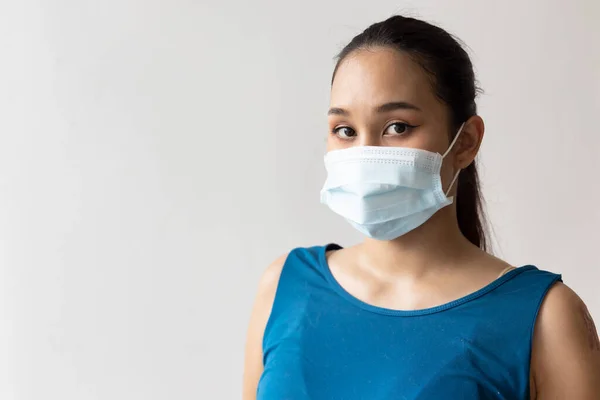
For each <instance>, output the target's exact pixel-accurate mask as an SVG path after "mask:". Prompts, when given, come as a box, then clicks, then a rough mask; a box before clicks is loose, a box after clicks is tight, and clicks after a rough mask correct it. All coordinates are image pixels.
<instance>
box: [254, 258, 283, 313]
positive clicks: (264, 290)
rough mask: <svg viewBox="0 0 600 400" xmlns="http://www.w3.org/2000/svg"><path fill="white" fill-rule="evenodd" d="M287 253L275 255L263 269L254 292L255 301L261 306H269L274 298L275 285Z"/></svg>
mask: <svg viewBox="0 0 600 400" xmlns="http://www.w3.org/2000/svg"><path fill="white" fill-rule="evenodd" d="M288 256H289V253H286V254H283V255H281V256H279V257H277V258H276V259H275V260H274V261H273V262H272V263H271V264H269V266H268V267H267V268H266V269H265V270H264V271H263V273H262V275H261V277H260V280H259V282H258V290H257V294H256V301H257V303H262V305H263V306H268V307H269V308H270V306H271V305H272V303H273V299H274V298H275V292H276V291H277V285H278V283H279V277H280V276H281V271H282V270H283V266H284V265H285V261H286V260H287V258H288Z"/></svg>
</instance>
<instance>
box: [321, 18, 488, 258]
mask: <svg viewBox="0 0 600 400" xmlns="http://www.w3.org/2000/svg"><path fill="white" fill-rule="evenodd" d="M379 46H381V47H391V48H394V49H396V50H399V51H403V52H405V53H407V54H408V55H410V56H411V58H412V59H413V60H414V61H415V62H417V63H418V64H419V65H420V66H421V67H422V68H423V69H424V70H425V72H426V73H427V74H428V75H429V77H430V79H431V83H432V88H433V91H434V92H435V94H436V96H437V97H438V98H439V99H440V100H441V101H443V102H444V103H445V104H446V105H447V106H448V108H449V111H450V124H451V126H450V127H449V128H450V132H451V133H450V135H451V137H450V139H453V136H454V135H455V134H456V132H457V130H458V128H459V127H460V125H461V124H462V123H463V122H464V121H466V120H467V119H469V118H470V117H472V116H473V115H476V114H477V106H476V104H475V97H476V96H477V94H478V91H479V90H478V88H477V85H476V83H475V74H474V72H473V65H472V64H471V60H470V59H469V55H468V54H467V52H466V51H465V50H464V49H463V48H462V46H461V45H460V44H459V42H458V40H457V39H455V38H454V37H452V36H451V35H450V34H449V33H448V32H446V31H445V30H443V29H441V28H439V27H437V26H434V25H431V24H429V23H427V22H425V21H421V20H418V19H414V18H407V17H403V16H399V15H395V16H393V17H390V18H388V19H386V20H385V21H382V22H378V23H375V24H373V25H371V26H369V27H368V28H367V29H366V30H365V31H364V32H362V33H361V34H359V35H358V36H355V37H354V38H353V39H352V41H350V43H348V45H347V46H346V47H344V48H343V50H342V51H341V52H340V53H339V54H338V55H337V63H336V66H335V69H334V71H333V77H332V84H333V78H335V74H336V72H337V69H338V67H339V65H340V63H341V62H342V61H343V60H344V59H345V58H346V57H347V56H348V55H349V54H350V53H351V52H353V51H355V50H359V49H365V48H372V47H379ZM456 211H457V218H458V226H459V228H460V231H461V232H462V234H463V235H464V236H465V237H466V238H467V239H468V240H469V241H470V242H471V243H473V244H474V245H476V246H478V247H479V248H481V249H483V250H487V249H488V247H489V243H488V238H487V231H486V228H487V223H486V220H485V215H484V210H483V198H482V196H481V189H480V184H479V176H478V174H477V166H476V162H475V161H473V162H472V163H471V164H470V165H469V166H468V167H467V168H465V169H464V170H463V171H462V172H461V173H460V175H459V178H458V188H457V194H456Z"/></svg>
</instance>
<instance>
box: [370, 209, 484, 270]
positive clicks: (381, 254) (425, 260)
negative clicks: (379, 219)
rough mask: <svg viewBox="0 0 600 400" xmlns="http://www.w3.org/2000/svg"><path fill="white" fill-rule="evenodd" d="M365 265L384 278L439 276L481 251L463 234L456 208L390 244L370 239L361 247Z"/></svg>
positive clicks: (439, 214) (442, 212)
mask: <svg viewBox="0 0 600 400" xmlns="http://www.w3.org/2000/svg"><path fill="white" fill-rule="evenodd" d="M359 249H360V250H361V255H360V256H359V260H360V262H361V263H364V264H365V265H368V267H369V269H371V270H373V269H375V270H377V272H378V273H380V274H382V275H398V274H402V275H404V276H407V275H409V276H413V277H415V278H417V277H420V276H423V275H425V274H428V273H432V272H437V271H439V270H441V269H446V268H449V267H451V266H452V264H455V265H456V264H457V263H458V262H460V260H463V259H464V258H465V257H466V256H468V255H469V254H473V251H479V250H478V249H477V248H476V247H475V246H473V244H471V243H470V242H469V241H468V240H467V239H466V238H465V237H464V236H463V235H462V233H461V232H460V229H459V227H458V223H457V220H456V212H455V209H454V207H446V208H443V209H442V210H440V211H438V212H437V213H436V214H435V215H434V216H433V217H431V218H430V219H429V220H428V221H427V222H426V223H424V224H423V225H421V226H420V227H418V228H416V229H414V230H412V231H410V232H408V233H406V234H405V235H402V236H400V237H399V238H396V239H394V240H390V241H380V240H375V239H367V240H365V242H364V243H363V244H362V245H360V246H359Z"/></svg>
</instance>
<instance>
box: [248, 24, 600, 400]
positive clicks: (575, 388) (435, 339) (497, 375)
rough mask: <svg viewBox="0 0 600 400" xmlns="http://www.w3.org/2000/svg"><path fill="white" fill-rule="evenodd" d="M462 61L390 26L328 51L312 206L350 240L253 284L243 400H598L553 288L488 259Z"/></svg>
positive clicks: (293, 256) (582, 314)
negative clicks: (355, 233) (335, 218)
mask: <svg viewBox="0 0 600 400" xmlns="http://www.w3.org/2000/svg"><path fill="white" fill-rule="evenodd" d="M476 93H477V89H476V86H475V79H474V73H473V67H472V64H471V61H470V60H469V57H468V55H467V53H466V52H465V51H464V50H463V49H462V48H461V46H460V45H459V44H458V43H457V42H456V40H454V39H453V38H452V36H450V35H449V34H448V33H447V32H445V31H444V30H442V29H440V28H438V27H435V26H432V25H430V24H428V23H426V22H423V21H420V20H416V19H412V18H404V17H401V16H394V17H392V18H389V19H388V20H386V21H383V22H380V23H377V24H374V25H372V26H370V27H369V28H368V29H367V30H365V31H364V32H363V33H361V34H360V35H358V36H356V37H355V38H354V39H353V40H352V41H351V42H350V43H349V44H348V45H347V46H346V47H345V48H344V49H343V51H342V52H341V53H340V55H339V57H338V63H337V65H336V68H335V70H334V73H333V79H332V87H331V108H330V109H329V112H328V118H329V128H330V134H329V136H328V146H327V147H328V153H327V155H326V157H325V165H326V168H327V172H328V177H327V181H326V183H325V185H324V187H323V190H322V191H321V201H322V202H323V203H325V204H327V205H328V206H329V207H330V208H331V209H332V210H333V211H334V212H336V213H338V214H340V215H341V216H343V217H344V218H346V219H347V220H348V222H349V223H350V224H351V225H352V226H354V227H355V228H356V229H358V230H359V231H360V232H362V233H363V234H364V235H365V240H364V242H363V243H361V244H359V245H357V246H353V247H349V248H341V247H340V246H338V245H336V244H330V245H327V246H320V247H312V248H298V249H295V250H293V251H292V252H290V253H289V254H287V255H285V256H283V257H281V258H280V259H278V260H276V261H275V262H274V263H273V264H272V265H271V266H270V267H269V268H268V269H267V270H266V272H265V274H264V276H263V278H262V280H261V283H260V287H259V291H258V296H257V299H256V303H255V306H254V309H253V312H252V317H251V321H250V326H249V330H248V337H247V345H246V361H245V373H244V396H245V399H255V398H258V399H273V400H275V399H276V400H282V399H293V400H297V399H327V400H330V399H526V398H532V399H538V400H548V399H590V400H592V399H595V400H598V399H600V342H599V341H598V335H597V333H596V330H595V328H594V324H593V322H592V319H591V317H590V315H589V313H588V311H587V308H586V307H585V305H584V304H583V302H582V301H581V299H580V298H579V297H578V296H577V295H576V294H575V293H574V292H573V291H572V290H571V289H569V288H568V287H567V286H566V285H564V284H563V283H562V281H561V276H560V275H556V274H553V273H550V272H547V271H543V270H540V269H538V268H536V267H534V266H522V267H518V268H515V267H512V266H510V265H508V264H507V263H505V262H504V261H502V260H499V259H497V258H495V257H493V256H492V255H490V254H488V253H487V252H486V251H485V250H486V237H485V230H484V226H485V225H484V220H483V215H482V208H481V199H480V190H479V182H478V178H477V169H476V164H475V161H474V160H475V157H476V155H477V152H478V150H479V146H480V144H481V140H482V138H483V132H484V124H483V120H482V119H481V117H479V116H478V115H477V112H476V105H475V96H476Z"/></svg>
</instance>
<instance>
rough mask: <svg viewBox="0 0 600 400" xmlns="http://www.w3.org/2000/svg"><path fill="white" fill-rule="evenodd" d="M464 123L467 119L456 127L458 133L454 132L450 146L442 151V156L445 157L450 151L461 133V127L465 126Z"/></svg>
mask: <svg viewBox="0 0 600 400" xmlns="http://www.w3.org/2000/svg"><path fill="white" fill-rule="evenodd" d="M466 123H467V121H465V122H463V123H462V125H461V126H460V128H458V133H457V134H456V136H454V140H452V143H450V147H448V150H446V152H445V153H444V155H443V156H442V158H446V156H447V155H448V153H450V151H451V150H452V148H453V147H454V144H455V143H456V141H457V140H458V137H459V136H460V134H461V132H462V130H463V127H464V126H465V124H466Z"/></svg>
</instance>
